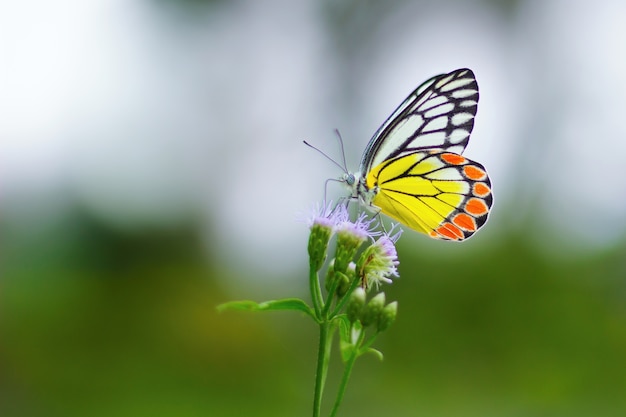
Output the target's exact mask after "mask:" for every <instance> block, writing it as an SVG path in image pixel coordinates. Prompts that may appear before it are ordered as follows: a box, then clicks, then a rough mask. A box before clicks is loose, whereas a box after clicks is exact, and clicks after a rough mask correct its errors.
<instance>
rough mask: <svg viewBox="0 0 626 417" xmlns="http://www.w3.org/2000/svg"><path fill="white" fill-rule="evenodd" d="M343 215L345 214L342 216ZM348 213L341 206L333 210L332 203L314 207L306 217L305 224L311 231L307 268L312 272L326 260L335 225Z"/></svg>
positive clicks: (318, 268)
mask: <svg viewBox="0 0 626 417" xmlns="http://www.w3.org/2000/svg"><path fill="white" fill-rule="evenodd" d="M344 213H345V214H344ZM347 215H348V211H347V210H346V208H345V207H343V206H337V207H335V208H333V203H332V201H331V202H329V203H328V204H324V205H320V204H319V203H318V204H317V206H315V207H314V208H313V209H312V210H311V211H310V212H309V214H308V216H306V220H305V222H306V224H307V225H308V226H309V229H311V234H310V235H309V246H308V251H309V266H310V268H311V270H313V271H319V270H320V269H321V268H322V265H324V261H325V260H326V250H327V249H328V242H329V241H330V238H331V236H332V234H333V230H334V229H335V227H336V226H337V223H338V222H340V221H343V219H344V217H347Z"/></svg>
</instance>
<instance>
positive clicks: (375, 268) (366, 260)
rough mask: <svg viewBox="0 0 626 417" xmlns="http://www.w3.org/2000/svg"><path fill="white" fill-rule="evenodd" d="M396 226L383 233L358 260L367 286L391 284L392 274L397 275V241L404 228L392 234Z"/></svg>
mask: <svg viewBox="0 0 626 417" xmlns="http://www.w3.org/2000/svg"><path fill="white" fill-rule="evenodd" d="M394 229H395V226H394V227H392V228H391V230H390V232H389V233H385V234H383V235H382V236H381V237H380V238H378V240H377V241H376V242H374V243H373V244H372V245H371V246H369V247H368V248H367V249H365V251H363V254H362V255H361V257H360V258H359V261H358V262H357V271H359V274H360V276H361V279H362V280H363V282H364V285H365V287H366V288H371V287H372V286H375V287H376V288H378V287H379V286H380V284H381V283H383V282H384V283H387V284H390V283H391V282H392V281H391V278H390V277H392V276H394V277H397V276H399V275H398V269H397V268H396V267H397V266H398V264H399V262H398V253H397V252H396V246H395V243H396V242H397V241H398V239H399V238H400V235H401V234H402V230H401V229H400V230H398V231H397V232H396V233H395V234H392V233H393V231H394Z"/></svg>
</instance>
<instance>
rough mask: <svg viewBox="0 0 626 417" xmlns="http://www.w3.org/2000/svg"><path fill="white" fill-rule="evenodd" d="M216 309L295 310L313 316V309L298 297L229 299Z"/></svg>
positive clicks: (220, 310)
mask: <svg viewBox="0 0 626 417" xmlns="http://www.w3.org/2000/svg"><path fill="white" fill-rule="evenodd" d="M217 310H218V311H219V312H220V313H221V312H222V311H225V310H245V311H280V310H296V311H301V312H303V313H306V314H308V315H309V316H311V317H313V318H315V313H314V312H313V309H311V307H309V305H308V304H307V303H305V302H304V301H303V300H301V299H299V298H283V299H282V300H271V301H264V302H262V303H257V302H256V301H250V300H241V301H230V302H228V303H224V304H220V305H218V306H217Z"/></svg>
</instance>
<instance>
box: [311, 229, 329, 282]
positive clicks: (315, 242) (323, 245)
mask: <svg viewBox="0 0 626 417" xmlns="http://www.w3.org/2000/svg"><path fill="white" fill-rule="evenodd" d="M332 233H333V228H332V227H331V226H328V225H325V224H322V223H315V224H313V225H312V226H311V234H310V235H309V248H308V249H309V266H310V268H311V270H313V271H319V270H320V269H321V268H322V265H324V261H325V260H326V250H327V249H328V242H329V241H330V237H331V235H332Z"/></svg>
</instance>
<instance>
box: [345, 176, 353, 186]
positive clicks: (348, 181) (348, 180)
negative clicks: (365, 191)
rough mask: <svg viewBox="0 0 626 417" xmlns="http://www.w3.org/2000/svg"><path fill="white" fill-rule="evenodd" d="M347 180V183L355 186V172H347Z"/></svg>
mask: <svg viewBox="0 0 626 417" xmlns="http://www.w3.org/2000/svg"><path fill="white" fill-rule="evenodd" d="M345 180H346V184H348V185H349V186H353V185H354V182H355V181H356V178H354V174H347V175H346V176H345Z"/></svg>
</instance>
